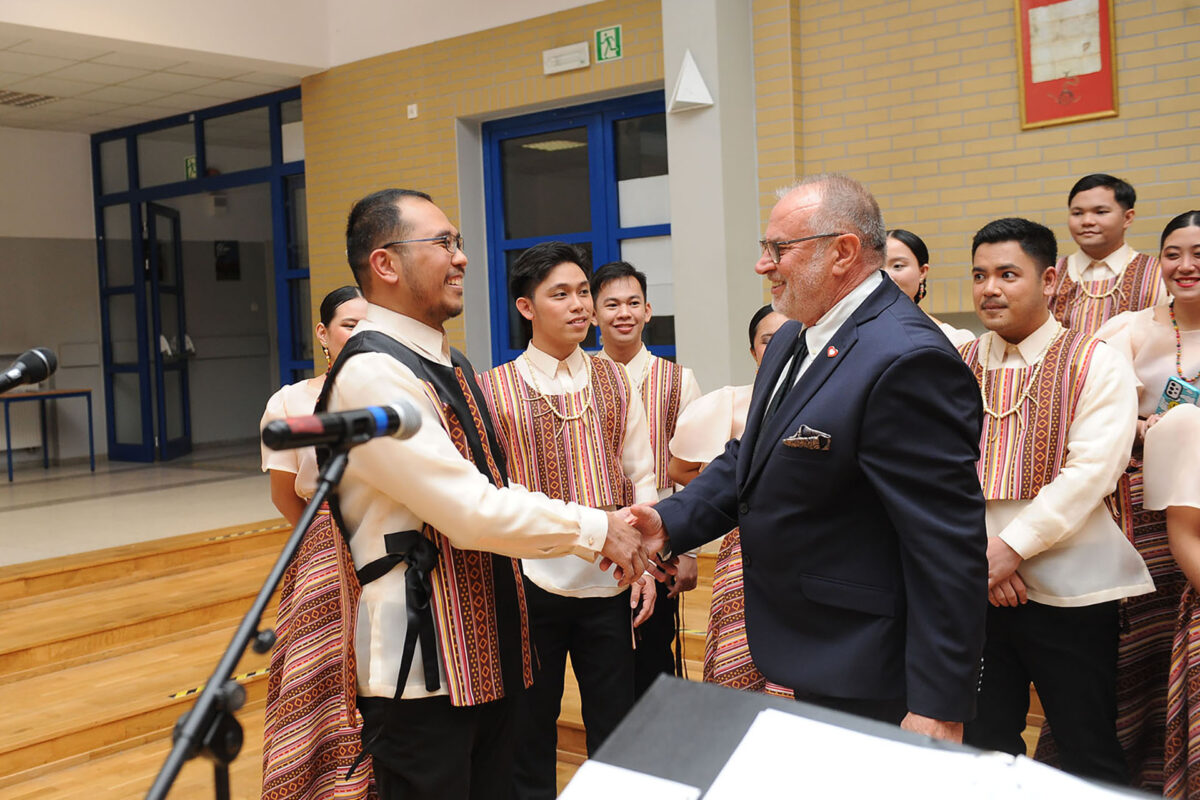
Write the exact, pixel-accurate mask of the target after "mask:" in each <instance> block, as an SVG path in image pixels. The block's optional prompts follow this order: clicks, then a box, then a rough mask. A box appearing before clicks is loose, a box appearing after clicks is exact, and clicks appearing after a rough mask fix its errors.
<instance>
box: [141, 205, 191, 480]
mask: <svg viewBox="0 0 1200 800" xmlns="http://www.w3.org/2000/svg"><path fill="white" fill-rule="evenodd" d="M146 248H147V254H146V255H147V266H148V268H149V273H150V274H149V277H150V293H149V300H150V317H151V321H152V323H153V337H152V339H151V341H152V343H153V347H152V350H153V352H154V389H155V392H154V394H155V401H156V402H155V405H156V412H157V413H156V415H155V416H156V419H157V423H158V425H157V431H156V435H157V442H158V454H159V458H161V459H162V460H163V461H169V460H170V459H172V458H178V457H179V456H182V455H186V454H188V453H190V452H192V421H191V413H190V409H189V407H188V365H187V359H188V356H189V355H191V354H192V352H193V348H192V343H191V340H190V339H189V338H188V335H187V322H186V319H185V317H184V305H183V270H182V269H181V266H182V264H183V247H182V243H181V240H180V226H179V212H178V211H176V210H175V209H173V208H168V207H166V206H161V205H158V204H156V203H147V204H146Z"/></svg>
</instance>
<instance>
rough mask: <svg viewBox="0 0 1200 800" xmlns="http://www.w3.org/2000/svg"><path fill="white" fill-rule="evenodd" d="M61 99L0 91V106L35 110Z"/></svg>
mask: <svg viewBox="0 0 1200 800" xmlns="http://www.w3.org/2000/svg"><path fill="white" fill-rule="evenodd" d="M61 99H62V98H60V97H51V96H50V95H48V94H29V93H28V92H13V91H9V90H7V89H0V106H16V107H17V108H36V107H38V106H44V105H46V104H47V103H53V102H54V101H55V100H61Z"/></svg>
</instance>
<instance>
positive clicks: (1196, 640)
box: [1096, 211, 1200, 798]
mask: <svg viewBox="0 0 1200 800" xmlns="http://www.w3.org/2000/svg"><path fill="white" fill-rule="evenodd" d="M1159 250H1160V252H1159V263H1160V266H1161V268H1162V276H1163V280H1164V282H1165V283H1166V286H1167V292H1168V293H1169V294H1170V296H1171V299H1170V302H1169V303H1168V304H1166V305H1158V306H1152V307H1150V308H1145V309H1142V310H1141V311H1126V312H1124V313H1122V314H1119V315H1117V316H1115V317H1113V318H1112V319H1111V320H1109V321H1108V322H1107V323H1105V324H1104V325H1103V326H1102V327H1101V328H1100V329H1099V330H1098V331H1096V336H1098V337H1099V338H1101V339H1104V340H1105V341H1107V342H1108V343H1109V344H1110V345H1112V346H1113V347H1116V348H1117V349H1118V350H1120V351H1121V352H1122V353H1123V354H1124V355H1125V356H1126V357H1127V358H1129V360H1130V361H1131V362H1132V363H1133V369H1134V373H1135V374H1136V376H1137V380H1138V402H1139V407H1138V416H1139V420H1138V429H1137V438H1136V440H1135V444H1134V454H1133V455H1134V457H1133V460H1132V462H1131V466H1130V470H1129V472H1128V475H1129V479H1130V480H1129V491H1128V497H1127V511H1128V512H1130V517H1131V519H1132V533H1133V538H1134V544H1135V545H1137V548H1138V550H1139V551H1140V552H1141V554H1142V557H1143V558H1145V559H1146V564H1147V565H1148V566H1149V567H1150V573H1151V575H1152V576H1153V577H1154V583H1155V587H1156V591H1155V592H1154V593H1153V594H1147V595H1142V596H1140V597H1136V598H1131V600H1130V601H1129V602H1128V603H1127V605H1126V608H1125V614H1126V618H1127V619H1128V622H1129V631H1128V632H1127V633H1125V634H1123V635H1122V637H1121V646H1120V651H1119V654H1118V663H1117V669H1118V672H1117V679H1118V693H1117V714H1118V716H1117V728H1118V733H1119V734H1120V737H1121V743H1122V745H1123V746H1124V747H1125V750H1126V754H1127V756H1128V757H1129V760H1130V765H1131V767H1132V768H1133V775H1134V779H1135V780H1134V785H1135V786H1140V787H1141V788H1144V789H1159V788H1162V789H1163V793H1164V794H1165V795H1166V796H1167V797H1187V798H1200V597H1198V596H1197V592H1198V591H1200V478H1198V477H1197V476H1198V475H1200V408H1197V406H1196V405H1195V403H1196V402H1197V389H1200V211H1189V212H1187V213H1184V214H1180V215H1179V216H1177V217H1175V218H1174V219H1172V220H1171V221H1170V222H1168V223H1167V226H1166V228H1164V229H1163V232H1162V237H1161V238H1160V240H1159ZM1172 556H1174V560H1172V558H1171V557H1172ZM1181 595H1182V602H1181V601H1180V596H1181ZM1176 618H1177V626H1175V627H1174V631H1175V637H1174V643H1173V644H1174V649H1173V650H1172V642H1171V639H1170V638H1169V632H1170V631H1171V630H1172V628H1173V623H1175V621H1176ZM1168 676H1169V677H1168ZM1164 727H1165V731H1166V733H1165V740H1166V744H1165V762H1166V764H1165V768H1164V763H1163V762H1164V753H1163V751H1162V749H1161V748H1162V746H1163V745H1162V742H1163V739H1164ZM1164 781H1165V785H1164Z"/></svg>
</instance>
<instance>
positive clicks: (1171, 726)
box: [1163, 586, 1200, 800]
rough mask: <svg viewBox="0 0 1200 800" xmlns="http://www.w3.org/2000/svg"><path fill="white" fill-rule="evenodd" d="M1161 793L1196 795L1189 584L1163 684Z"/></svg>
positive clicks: (1188, 798) (1194, 655)
mask: <svg viewBox="0 0 1200 800" xmlns="http://www.w3.org/2000/svg"><path fill="white" fill-rule="evenodd" d="M1163 796H1164V797H1171V798H1176V799H1177V800H1195V798H1200V597H1197V595H1196V592H1195V590H1194V589H1192V587H1190V586H1189V587H1188V588H1187V589H1186V590H1185V591H1184V593H1183V599H1182V600H1181V601H1180V603H1179V620H1178V628H1177V629H1176V631H1175V649H1174V651H1173V652H1172V654H1171V677H1170V680H1169V682H1168V684H1167V740H1166V782H1165V784H1164V785H1163Z"/></svg>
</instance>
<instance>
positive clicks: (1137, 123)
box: [755, 0, 1200, 313]
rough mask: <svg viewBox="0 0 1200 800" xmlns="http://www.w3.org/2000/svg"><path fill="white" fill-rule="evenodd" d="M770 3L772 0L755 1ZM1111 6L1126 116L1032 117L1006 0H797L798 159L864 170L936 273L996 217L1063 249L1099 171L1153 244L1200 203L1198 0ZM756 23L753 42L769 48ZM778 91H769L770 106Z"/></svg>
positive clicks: (938, 301) (949, 306) (943, 273)
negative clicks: (1020, 221) (1123, 192)
mask: <svg viewBox="0 0 1200 800" xmlns="http://www.w3.org/2000/svg"><path fill="white" fill-rule="evenodd" d="M767 5H777V4H775V3H769V2H766V0H763V2H758V3H756V4H755V7H756V9H757V8H758V7H759V6H767ZM1114 6H1115V8H1114V20H1115V23H1116V52H1117V67H1118V74H1117V82H1118V90H1119V104H1118V108H1119V111H1120V116H1118V117H1116V118H1111V119H1105V120H1096V121H1091V122H1082V123H1074V124H1068V125H1061V126H1057V127H1052V128H1043V129H1040V130H1031V131H1022V130H1021V127H1020V112H1019V109H1018V107H1017V103H1018V76H1017V63H1016V58H1017V55H1016V38H1015V35H1016V34H1015V27H1014V10H1013V2H1012V0H966V1H965V2H964V1H963V0H830V2H808V0H803V2H798V3H794V4H793V5H792V6H791V8H792V11H791V12H790V13H791V15H798V17H799V19H798V30H799V37H798V38H799V41H800V42H801V43H802V46H801V47H800V48H799V63H798V66H794V67H793V69H794V75H796V77H797V78H798V80H799V87H800V89H799V96H800V98H801V100H802V103H801V113H800V122H799V137H798V138H799V146H798V148H797V149H796V153H795V162H796V163H795V167H794V170H793V171H794V172H795V173H797V174H801V173H813V172H822V171H834V170H836V171H842V172H846V173H849V174H851V175H853V176H854V177H856V178H858V179H860V180H862V181H863V182H864V183H866V184H867V185H868V186H869V187H870V188H871V189H872V191H873V192H874V193H875V195H876V197H877V198H878V199H879V203H880V206H881V207H882V208H883V213H884V219H885V221H886V222H887V225H888V227H904V228H909V229H911V230H913V231H914V232H915V233H917V234H918V235H920V236H921V237H922V238H924V239H925V241H926V243H927V244H928V245H929V247H930V252H931V256H932V260H933V263H934V267H933V271H932V272H931V277H933V278H959V276H963V277H962V278H961V280H962V282H963V283H964V284H965V283H966V278H965V274H966V272H965V270H966V268H967V266H968V265H969V263H970V238H971V235H972V234H973V233H974V232H975V231H976V230H977V229H978V228H979V227H981V226H982V225H983V224H984V223H986V222H988V221H989V220H991V219H994V218H997V217H1001V216H1014V215H1016V216H1024V217H1028V218H1030V219H1034V220H1037V221H1038V222H1041V223H1043V224H1045V225H1048V226H1050V227H1051V228H1052V229H1053V230H1054V232H1055V234H1056V235H1057V236H1058V237H1059V249H1060V251H1062V252H1071V251H1073V250H1074V249H1075V244H1074V242H1073V241H1071V238H1070V235H1069V233H1068V231H1067V227H1066V201H1067V192H1068V191H1069V190H1070V188H1071V186H1072V184H1073V183H1074V182H1075V180H1076V179H1078V178H1079V177H1081V176H1083V175H1085V174H1087V173H1090V172H1108V173H1112V174H1114V175H1117V176H1119V177H1122V178H1125V179H1126V180H1128V181H1129V182H1131V183H1132V184H1133V185H1134V187H1135V188H1136V189H1137V192H1138V203H1137V214H1138V216H1137V219H1136V220H1135V222H1134V224H1133V227H1132V228H1131V229H1130V230H1131V235H1130V237H1129V240H1130V242H1131V244H1132V245H1133V246H1134V247H1135V248H1137V249H1139V250H1148V251H1156V250H1157V247H1158V234H1159V232H1160V231H1161V230H1162V226H1163V224H1164V223H1165V221H1166V220H1167V219H1169V218H1170V217H1171V216H1174V215H1175V214H1177V213H1179V212H1181V211H1186V210H1188V209H1190V208H1194V207H1196V206H1200V133H1197V131H1198V130H1200V128H1198V126H1200V37H1197V35H1196V31H1197V29H1198V27H1200V6H1197V4H1196V3H1195V2H1194V1H1193V0H1139V1H1136V2H1135V1H1131V0H1116V2H1115V3H1114ZM760 29H761V28H759V27H756V48H755V52H756V54H758V53H760V52H763V51H764V49H765V48H766V47H767V46H768V41H767V40H766V38H765V37H764V39H763V41H758V31H759V30H760ZM776 96H777V93H772V94H771V95H766V96H764V95H763V94H762V93H760V96H759V101H758V107H759V109H760V115H761V112H762V111H764V110H770V109H769V106H768V102H769V101H770V100H771V99H772V98H774V97H776ZM764 127H765V126H764V124H763V121H762V119H760V122H759V140H760V143H761V142H763V141H764V140H770V141H773V140H774V134H773V133H770V132H766V131H764ZM783 172H786V170H783V169H782V166H781V165H779V164H778V163H777V162H776V161H775V160H772V162H771V164H770V166H769V170H767V171H764V174H763V175H762V176H760V177H761V179H762V181H763V184H764V189H766V188H767V187H768V186H770V185H773V184H774V185H777V184H778V183H783V182H785V181H775V178H776V175H777V174H779V175H780V177H783V175H782V173H783ZM769 207H770V203H769V202H768V203H767V205H766V208H767V209H769ZM764 215H765V212H764ZM937 288H938V289H939V291H938V292H936V293H935V292H931V295H930V298H929V301H932V306H931V308H930V310H931V311H933V312H934V313H937V312H951V311H958V310H970V294H969V289H968V291H967V292H966V293H965V295H964V296H965V299H966V305H965V308H960V307H959V305H958V303H959V292H957V291H947V290H950V289H957V288H958V286H957V285H946V284H945V283H944V282H939V285H938V286H937ZM929 301H927V302H929Z"/></svg>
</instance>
